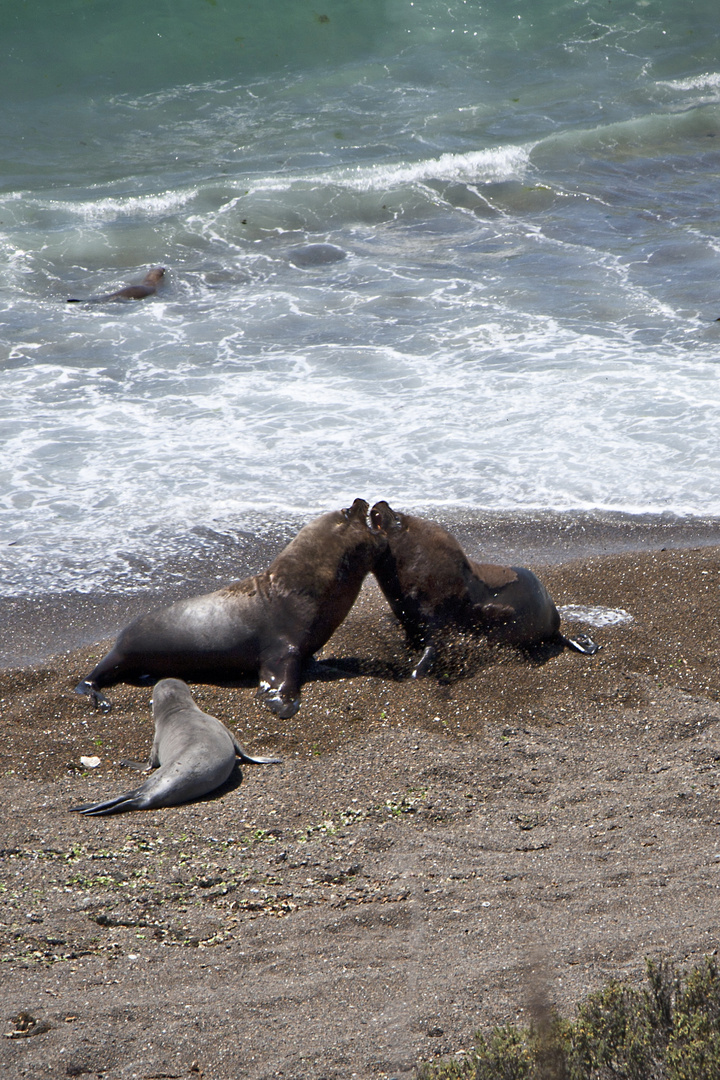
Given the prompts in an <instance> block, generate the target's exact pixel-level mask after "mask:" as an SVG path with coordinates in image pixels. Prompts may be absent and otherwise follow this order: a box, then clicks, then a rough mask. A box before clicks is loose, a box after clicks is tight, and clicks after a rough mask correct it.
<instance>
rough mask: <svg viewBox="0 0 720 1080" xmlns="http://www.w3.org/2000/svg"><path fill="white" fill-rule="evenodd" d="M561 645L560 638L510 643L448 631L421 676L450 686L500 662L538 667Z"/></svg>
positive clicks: (560, 648)
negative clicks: (520, 643) (529, 642)
mask: <svg viewBox="0 0 720 1080" xmlns="http://www.w3.org/2000/svg"><path fill="white" fill-rule="evenodd" d="M564 648H565V646H564V644H563V642H562V641H555V640H550V641H542V642H538V643H537V644H534V645H511V644H509V643H508V642H492V641H488V639H487V638H486V637H484V636H479V637H475V636H474V635H472V634H471V633H468V634H462V633H459V632H457V631H456V632H455V633H452V634H450V635H448V636H447V637H445V638H444V640H442V641H438V643H437V656H436V658H435V661H434V663H433V666H432V670H431V671H429V672H428V673H427V676H423V677H426V678H429V679H431V680H432V681H433V682H435V683H437V684H438V686H452V685H453V684H455V683H460V682H464V681H465V680H467V679H473V678H477V677H479V676H480V677H481V676H482V674H483V673H484V672H486V671H488V670H489V669H491V668H494V667H498V666H501V665H506V666H525V665H528V664H529V665H530V666H531V667H542V666H543V665H544V664H546V663H547V662H548V661H549V660H552V659H553V658H554V657H556V656H559V655H560V653H561V652H562V651H563V649H564Z"/></svg>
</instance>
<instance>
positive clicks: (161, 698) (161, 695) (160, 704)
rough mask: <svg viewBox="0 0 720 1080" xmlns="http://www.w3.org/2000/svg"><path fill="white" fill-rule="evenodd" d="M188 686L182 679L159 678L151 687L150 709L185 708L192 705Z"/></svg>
mask: <svg viewBox="0 0 720 1080" xmlns="http://www.w3.org/2000/svg"><path fill="white" fill-rule="evenodd" d="M194 704H195V703H194V701H193V696H192V694H191V693H190V687H189V686H188V684H187V683H186V682H183V680H182V679H160V681H159V682H156V683H155V686H154V687H153V695H152V711H153V715H155V714H156V713H157V712H158V711H159V710H163V711H166V710H168V709H181V708H187V706H188V705H194Z"/></svg>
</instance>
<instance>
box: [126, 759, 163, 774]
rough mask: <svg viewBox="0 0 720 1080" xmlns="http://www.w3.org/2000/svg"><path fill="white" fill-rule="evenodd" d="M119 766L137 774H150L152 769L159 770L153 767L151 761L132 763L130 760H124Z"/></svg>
mask: <svg viewBox="0 0 720 1080" xmlns="http://www.w3.org/2000/svg"><path fill="white" fill-rule="evenodd" d="M118 765H122V766H124V768H126V769H135V770H137V772H150V770H151V769H156V768H157V765H151V764H150V762H149V761H130V760H129V759H128V758H122V759H121V760H120V761H119V762H118Z"/></svg>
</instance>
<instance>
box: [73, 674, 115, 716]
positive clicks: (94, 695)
mask: <svg viewBox="0 0 720 1080" xmlns="http://www.w3.org/2000/svg"><path fill="white" fill-rule="evenodd" d="M75 693H76V694H87V695H88V697H89V698H90V700H91V701H92V703H93V705H94V706H95V708H96V709H99V710H100V712H106V713H108V712H110V710H111V709H112V702H111V701H108V699H107V698H106V697H105V695H104V694H103V693H102V692H101V690H100V687H99V686H98V685H97V683H95V682H93V681H92V680H91V679H90V678H87V679H83V681H82V682H81V683H78V684H77V686H76V687H75Z"/></svg>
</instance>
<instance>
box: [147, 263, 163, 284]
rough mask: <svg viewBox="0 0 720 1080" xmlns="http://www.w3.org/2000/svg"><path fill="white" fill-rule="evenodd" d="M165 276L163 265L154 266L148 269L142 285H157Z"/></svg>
mask: <svg viewBox="0 0 720 1080" xmlns="http://www.w3.org/2000/svg"><path fill="white" fill-rule="evenodd" d="M164 277H165V267H164V266H156V267H155V269H154V270H150V271H149V272H148V273H147V274H146V275H145V280H144V281H143V285H159V284H160V282H161V281H162V279H163V278H164Z"/></svg>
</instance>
